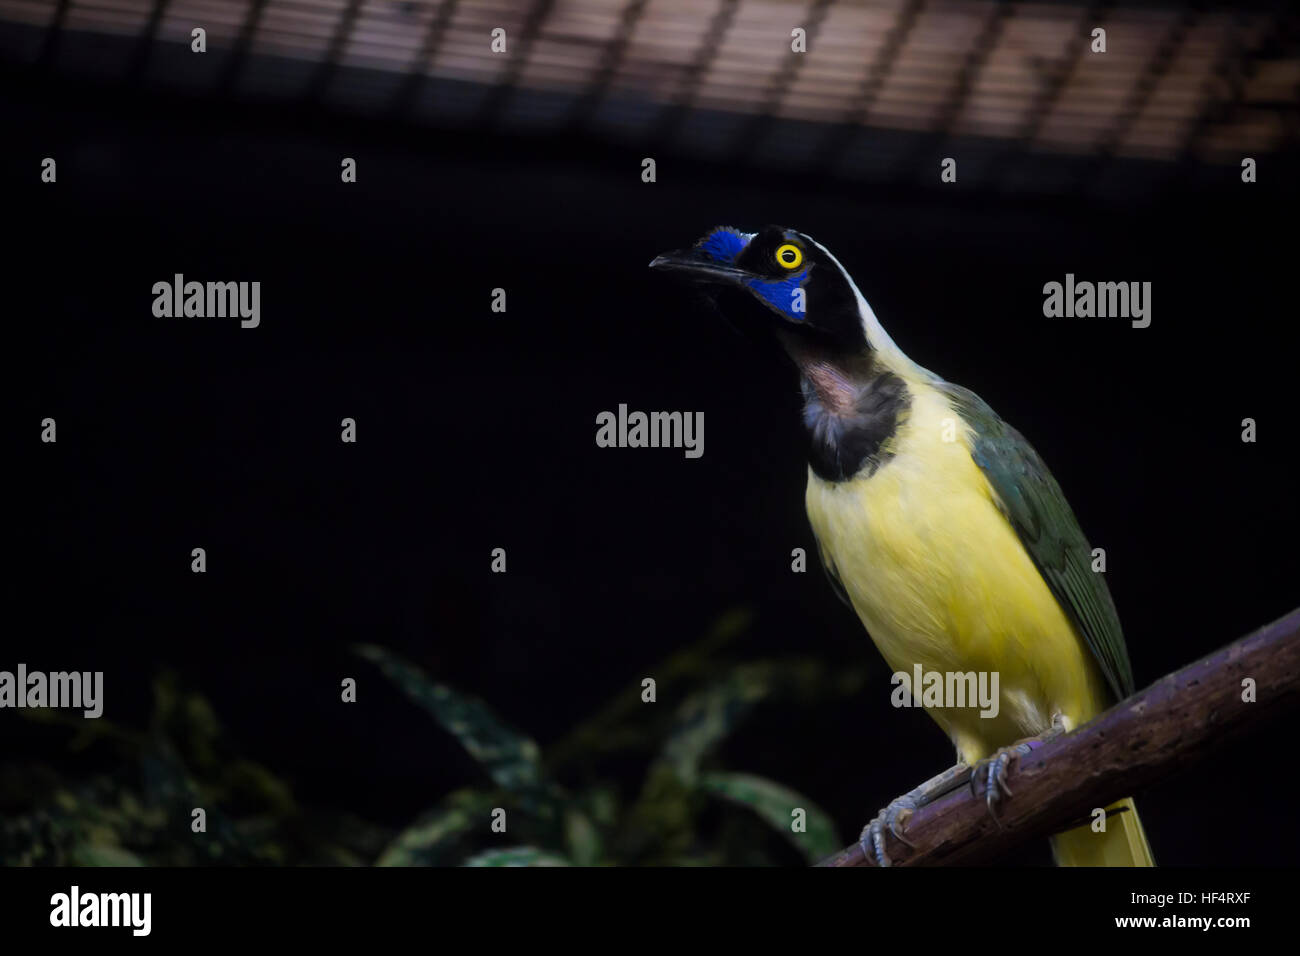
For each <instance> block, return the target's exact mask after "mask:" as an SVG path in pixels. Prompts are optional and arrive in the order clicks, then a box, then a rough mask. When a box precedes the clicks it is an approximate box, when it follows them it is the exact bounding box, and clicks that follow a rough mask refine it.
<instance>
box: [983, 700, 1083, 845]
mask: <svg viewBox="0 0 1300 956" xmlns="http://www.w3.org/2000/svg"><path fill="white" fill-rule="evenodd" d="M1069 729H1070V725H1069V723H1068V722H1067V721H1066V719H1065V717H1063V716H1062V715H1061V714H1059V713H1057V714H1052V726H1051V727H1050V728H1049V729H1048V730H1047V731H1045V732H1044V733H1042V734H1040V735H1038V736H1037V737H1026V738H1025V739H1024V740H1018V741H1016V742H1015V743H1014V744H1012V745H1011V746H1010V747H1002V748H1000V749H999V750H998V751H997V752H996V753H995V754H994V755H993V756H992V757H989V758H988V759H987V760H981V761H980V762H979V763H977V764H976V765H975V769H974V771H973V772H972V773H971V775H970V792H971V793H972V794H974V795H975V796H976V797H980V796H983V797H984V802H985V805H986V806H987V807H988V809H989V816H991V817H992V818H993V822H994V823H997V825H998V826H999V827H1001V826H1002V823H1001V821H999V820H998V814H997V810H996V806H997V803H998V801H999V800H1001V799H1002V797H1003V795H1004V794H1005V795H1006V796H1008V797H1010V796H1014V794H1012V792H1011V788H1010V787H1009V786H1008V785H1007V771H1008V770H1009V769H1010V767H1011V762H1012V761H1013V760H1018V759H1019V758H1021V757H1023V756H1025V755H1026V754H1028V753H1031V752H1032V751H1034V750H1036V749H1037V748H1039V747H1041V746H1042V745H1043V744H1045V743H1047V742H1048V741H1049V740H1052V739H1054V738H1056V737H1059V736H1061V734H1064V733H1067V732H1068V731H1069ZM980 771H983V772H984V792H983V793H982V794H981V793H980V790H979V780H980Z"/></svg>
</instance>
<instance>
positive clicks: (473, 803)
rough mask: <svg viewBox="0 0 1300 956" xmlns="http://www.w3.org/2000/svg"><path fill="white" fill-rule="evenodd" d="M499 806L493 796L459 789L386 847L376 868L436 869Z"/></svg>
mask: <svg viewBox="0 0 1300 956" xmlns="http://www.w3.org/2000/svg"><path fill="white" fill-rule="evenodd" d="M495 803H496V800H495V798H494V797H493V795H492V794H489V793H484V792H482V791H478V790H458V791H456V792H455V793H452V794H449V795H448V796H447V797H446V799H444V800H443V802H442V803H441V804H440V805H439V806H438V807H436V808H435V809H433V810H430V811H429V812H428V813H425V814H423V815H422V816H421V817H420V818H419V819H417V820H416V821H415V822H414V823H413V824H411V826H409V827H407V828H406V829H405V830H403V831H402V832H401V833H400V834H398V835H397V837H396V838H395V839H394V840H393V841H392V842H391V843H389V844H388V846H387V847H385V848H384V852H383V853H381V854H380V856H379V859H378V860H377V861H375V865H376V866H436V865H437V864H439V863H447V862H449V861H448V860H447V859H445V854H446V853H448V852H449V851H450V850H451V849H452V848H453V845H454V844H455V843H456V841H457V839H458V838H459V837H460V836H461V835H462V834H464V833H465V832H467V831H468V830H469V829H470V828H471V827H473V826H474V825H475V824H480V825H481V824H482V823H483V822H484V821H485V820H487V818H488V814H489V813H491V811H492V807H493V806H494V804H495Z"/></svg>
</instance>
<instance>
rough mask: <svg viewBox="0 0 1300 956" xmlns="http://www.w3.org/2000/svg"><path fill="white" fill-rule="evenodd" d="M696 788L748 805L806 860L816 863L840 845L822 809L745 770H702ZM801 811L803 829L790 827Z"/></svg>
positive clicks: (792, 791) (831, 823)
mask: <svg viewBox="0 0 1300 956" xmlns="http://www.w3.org/2000/svg"><path fill="white" fill-rule="evenodd" d="M700 789H701V790H704V791H705V792H707V793H711V794H714V795H715V796H718V797H721V798H722V799H724V800H729V801H731V802H732V803H737V804H740V805H741V806H744V807H748V808H749V809H751V810H753V811H754V812H755V813H757V814H758V815H759V816H760V817H762V818H763V820H765V821H767V822H768V823H769V824H771V825H772V827H773V828H774V829H776V830H779V831H780V832H781V835H782V836H784V837H785V838H786V839H787V840H788V841H790V843H791V844H793V845H794V847H795V848H796V849H798V850H799V852H801V853H802V854H803V855H804V856H805V857H806V858H807V860H808V861H809V862H810V863H816V862H817V861H818V860H822V859H824V858H826V857H827V856H830V855H831V854H832V853H834V852H835V851H836V850H838V849H839V848H840V847H841V846H842V845H843V844H842V843H841V842H840V840H839V838H838V837H837V835H836V833H835V823H834V822H833V821H832V820H831V818H830V815H829V814H827V813H826V811H825V810H823V809H821V807H819V806H817V805H816V804H815V803H813V802H812V801H811V800H809V799H808V798H807V797H805V796H803V795H802V794H800V793H798V792H797V791H794V790H791V789H790V788H789V787H786V786H783V785H782V784H779V783H776V782H775V781H772V780H768V779H767V778H766V777H759V776H756V775H755V774H749V773H706V774H704V775H703V776H702V777H701V778H700ZM795 809H802V810H803V811H804V814H805V826H806V829H805V832H803V833H796V832H794V830H793V829H792V822H793V820H794V816H793V811H794V810H795Z"/></svg>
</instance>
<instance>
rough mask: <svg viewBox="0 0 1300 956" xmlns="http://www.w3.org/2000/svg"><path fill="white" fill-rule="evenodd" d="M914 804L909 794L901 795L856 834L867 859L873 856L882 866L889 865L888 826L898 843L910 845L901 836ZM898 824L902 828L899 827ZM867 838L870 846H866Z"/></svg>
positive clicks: (914, 807) (914, 801)
mask: <svg viewBox="0 0 1300 956" xmlns="http://www.w3.org/2000/svg"><path fill="white" fill-rule="evenodd" d="M916 806H917V804H916V800H914V799H913V798H912V797H910V796H903V797H899V798H898V799H897V800H894V801H893V802H891V803H890V804H889V806H887V807H885V808H884V809H883V810H881V811H880V813H879V814H877V815H876V818H875V819H874V820H872V821H871V822H870V823H868V824H867V825H866V826H865V827H863V828H862V833H861V834H860V835H859V836H858V845H859V846H861V847H862V853H863V855H864V856H865V857H866V858H867V859H871V858H872V857H874V858H875V860H876V863H877V864H878V865H880V866H882V867H883V866H891V865H892V863H891V861H890V859H889V854H888V853H886V852H885V829H886V828H888V829H889V832H890V833H891V834H893V836H894V839H896V840H898V841H899V842H900V843H903V844H905V845H907V846H912V843H911V842H910V841H908V839H907V837H905V836H903V830H906V829H907V817H908V816H911V815H912V812H913V811H914V810H916ZM904 814H906V816H905V815H904ZM900 824H901V825H902V829H900V828H899V827H900ZM868 839H869V840H870V841H871V845H870V847H868V846H867V840H868Z"/></svg>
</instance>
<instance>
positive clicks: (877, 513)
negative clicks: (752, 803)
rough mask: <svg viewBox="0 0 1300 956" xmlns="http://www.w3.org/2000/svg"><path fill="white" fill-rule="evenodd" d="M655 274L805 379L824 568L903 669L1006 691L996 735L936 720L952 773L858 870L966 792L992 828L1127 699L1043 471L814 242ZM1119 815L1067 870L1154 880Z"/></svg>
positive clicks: (903, 803)
mask: <svg viewBox="0 0 1300 956" xmlns="http://www.w3.org/2000/svg"><path fill="white" fill-rule="evenodd" d="M650 265H651V267H652V268H654V269H656V270H665V271H672V272H676V273H679V274H682V275H684V276H686V277H688V278H690V279H692V280H694V281H696V282H699V283H704V284H706V285H707V286H708V287H709V288H710V290H711V291H712V293H713V294H714V297H715V298H716V299H717V301H718V304H719V306H720V307H721V308H723V310H724V314H726V315H728V317H729V318H731V319H732V320H733V321H738V322H739V323H741V324H747V323H760V324H763V325H766V326H769V327H770V328H771V329H773V330H774V332H775V335H776V338H777V339H778V340H779V342H780V344H781V345H782V346H783V347H784V349H785V352H786V353H787V354H788V355H789V357H790V358H791V359H792V360H793V361H794V364H795V366H796V367H797V369H798V371H799V375H800V379H801V387H802V391H803V397H804V411H803V422H804V426H805V428H806V430H807V433H808V438H809V461H808V486H807V493H806V500H805V503H806V506H807V510H808V518H809V521H810V523H811V524H812V529H813V533H814V535H815V536H816V539H817V543H818V546H819V549H820V552H821V557H822V563H823V565H824V566H825V568H826V571H827V574H828V577H829V578H830V580H831V583H832V586H833V587H834V589H835V590H836V591H837V592H838V593H839V595H840V597H841V598H843V599H844V600H845V601H846V602H847V603H848V604H849V606H850V607H851V608H852V609H853V610H854V611H855V612H856V613H857V615H858V617H859V619H860V620H861V621H862V623H863V625H864V626H865V627H866V629H867V631H868V632H869V633H870V635H871V637H872V639H873V640H874V642H875V644H876V647H877V648H879V650H880V652H881V654H882V655H883V656H884V658H885V661H886V662H887V663H888V664H889V666H890V668H891V669H892V670H893V671H895V672H905V673H909V674H910V673H912V672H913V669H914V667H915V666H916V665H918V664H919V665H920V666H921V668H922V669H923V671H925V672H927V673H929V672H940V673H954V672H956V673H965V672H971V671H974V672H985V673H990V674H992V673H996V674H997V675H998V678H999V696H998V705H999V706H998V708H997V714H996V716H994V717H982V716H981V712H980V709H979V707H978V706H965V707H959V706H937V707H927V710H928V712H929V713H930V715H931V716H932V717H933V718H934V720H935V721H936V722H937V723H938V724H939V726H940V727H942V728H943V730H944V731H945V733H947V734H948V736H949V738H950V739H951V740H952V742H953V744H954V745H955V746H956V749H957V755H958V761H959V762H958V764H957V765H956V766H955V767H953V768H952V769H951V770H949V771H946V772H945V773H943V774H940V775H938V776H937V777H935V778H934V779H933V780H930V781H927V782H926V783H925V784H922V785H921V786H920V787H917V788H916V789H915V790H913V791H911V792H910V793H908V794H907V795H905V796H903V797H900V798H899V799H897V800H895V801H893V802H892V803H890V805H889V806H888V807H886V808H885V809H883V810H882V811H881V812H880V815H879V816H877V817H876V819H875V820H873V821H872V822H871V823H870V824H868V826H867V827H866V828H865V829H864V830H863V836H862V843H863V850H864V852H868V853H869V854H871V855H874V857H875V859H876V861H877V862H878V863H880V864H881V865H886V866H887V865H889V859H888V856H887V855H886V852H885V841H884V833H885V831H886V830H889V831H891V832H893V833H894V834H895V835H896V836H899V837H900V838H902V839H905V829H900V825H903V826H905V822H906V819H907V817H908V811H911V810H914V809H916V808H917V807H919V806H922V805H924V804H925V803H927V802H929V801H931V800H933V799H935V798H936V797H937V796H939V795H941V794H942V793H945V792H948V791H949V790H951V789H953V788H954V787H955V786H960V785H963V784H966V783H969V784H970V786H972V788H974V789H976V792H977V793H980V794H981V795H982V796H984V798H985V799H986V800H987V802H988V805H989V810H990V812H993V813H994V814H995V815H996V804H997V802H998V800H999V799H1000V791H1002V790H1007V783H1006V781H1005V779H1004V777H1005V774H1006V770H1007V766H1008V764H1009V762H1010V760H1011V757H1012V755H1013V754H1015V753H1017V752H1020V753H1024V752H1027V751H1028V749H1029V748H1030V747H1031V746H1032V743H1028V744H1027V743H1026V741H1027V740H1030V739H1038V740H1043V739H1047V738H1050V737H1051V736H1054V735H1056V734H1059V733H1062V732H1068V731H1069V730H1071V729H1073V728H1075V727H1077V726H1079V725H1081V724H1083V723H1085V722H1087V721H1088V720H1090V719H1091V718H1092V717H1094V716H1096V715H1097V714H1098V713H1100V712H1101V711H1102V710H1104V709H1105V708H1106V707H1107V706H1108V705H1109V704H1110V703H1112V702H1114V701H1116V700H1119V699H1122V698H1124V697H1127V696H1128V695H1129V694H1131V693H1132V691H1133V676H1132V671H1131V669H1130V666H1129V659H1128V652H1127V650H1126V648H1125V646H1124V637H1123V633H1122V632H1121V630H1120V624H1119V618H1118V616H1117V615H1116V612H1115V605H1114V603H1113V602H1112V600H1111V597H1110V592H1109V590H1108V589H1107V587H1106V583H1105V581H1104V579H1103V577H1102V575H1100V574H1098V573H1094V572H1093V570H1092V568H1091V562H1092V552H1091V550H1090V549H1089V547H1088V543H1087V541H1086V540H1085V538H1084V536H1083V532H1082V531H1080V529H1079V525H1078V522H1077V521H1076V520H1075V517H1074V514H1073V512H1072V511H1071V510H1070V506H1069V504H1067V503H1066V500H1065V496H1064V495H1063V494H1062V493H1061V489H1060V487H1059V486H1058V485H1057V483H1056V481H1055V480H1054V479H1053V478H1052V475H1051V473H1050V472H1049V471H1048V470H1047V466H1046V465H1045V464H1043V461H1042V459H1041V458H1039V457H1038V454H1037V453H1036V452H1035V451H1034V449H1033V448H1032V447H1030V445H1029V442H1027V441H1026V440H1025V439H1024V438H1023V437H1022V436H1021V435H1020V433H1019V432H1017V431H1016V430H1015V429H1014V428H1012V427H1011V426H1010V425H1008V424H1006V423H1005V422H1004V421H1002V419H1000V418H999V417H998V416H997V415H996V414H995V413H994V412H993V410H992V409H991V408H989V406H988V405H986V404H985V403H984V402H983V401H982V400H981V399H980V398H979V397H978V396H976V395H975V394H974V393H973V392H970V391H968V390H966V389H964V388H962V387H960V386H958V385H953V384H951V383H949V382H946V381H944V380H943V379H942V378H940V377H939V376H937V375H935V374H934V373H932V372H929V371H927V370H926V369H924V368H922V367H921V366H919V365H917V364H916V363H915V362H913V361H912V360H911V359H910V358H908V357H907V356H906V355H905V354H903V352H902V350H901V349H899V347H898V346H897V345H895V344H894V342H893V341H892V340H891V339H890V337H889V336H888V335H887V334H886V332H885V330H884V329H883V328H882V327H881V325H880V322H879V321H877V319H876V316H875V313H873V312H872V310H871V307H870V306H869V305H868V304H867V302H866V300H865V299H864V298H863V296H862V293H861V292H859V291H858V287H857V286H856V285H855V284H854V282H853V280H852V279H851V278H850V277H849V275H848V273H847V272H846V271H845V269H844V267H843V266H841V265H840V263H839V261H838V260H836V258H835V257H834V256H832V255H831V254H830V252H829V251H827V249H826V248H825V247H824V246H822V245H820V244H819V243H817V242H815V241H814V240H813V239H812V238H810V237H809V236H807V235H805V234H803V233H801V232H797V231H795V230H792V229H786V228H783V227H780V226H767V227H766V228H764V229H763V230H761V231H760V232H757V233H743V232H740V231H738V230H736V229H731V228H718V229H715V230H713V231H712V232H710V233H709V234H708V235H706V236H705V237H704V238H702V239H701V240H699V241H698V242H697V243H695V245H694V246H693V247H692V248H690V249H686V250H682V251H678V252H672V253H668V254H666V255H662V256H659V257H658V258H657V259H655V260H654V261H653V262H651V263H650ZM944 703H945V704H949V703H951V702H950V701H945V702H944ZM981 772H982V774H983V780H984V785H983V786H984V789H983V791H979V790H978V787H979V782H978V781H979V779H980V776H981ZM1007 792H1009V790H1007ZM1107 810H1108V815H1109V818H1108V820H1107V826H1106V830H1105V832H1103V833H1097V832H1094V831H1093V830H1092V829H1091V828H1090V827H1088V826H1080V827H1077V828H1075V829H1073V830H1069V831H1067V832H1065V833H1061V834H1058V835H1057V836H1055V837H1053V841H1052V844H1053V850H1054V853H1055V856H1056V860H1057V862H1058V863H1059V864H1061V865H1066V866H1151V865H1153V861H1152V857H1151V851H1150V848H1149V846H1148V844H1147V841H1146V836H1145V834H1144V833H1143V830H1142V825H1141V823H1140V821H1139V820H1138V816H1137V812H1136V810H1135V809H1134V806H1133V801H1132V800H1131V799H1127V798H1126V799H1124V800H1121V801H1119V802H1118V803H1116V804H1114V805H1112V806H1111V807H1109V808H1107Z"/></svg>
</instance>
